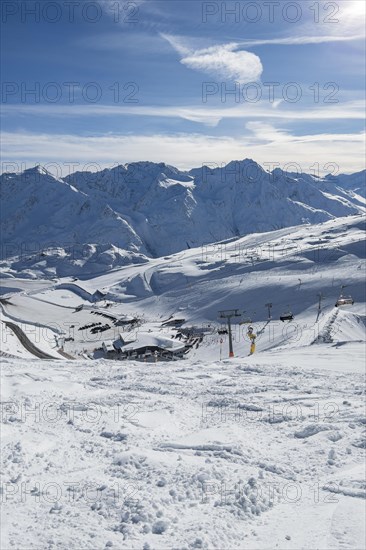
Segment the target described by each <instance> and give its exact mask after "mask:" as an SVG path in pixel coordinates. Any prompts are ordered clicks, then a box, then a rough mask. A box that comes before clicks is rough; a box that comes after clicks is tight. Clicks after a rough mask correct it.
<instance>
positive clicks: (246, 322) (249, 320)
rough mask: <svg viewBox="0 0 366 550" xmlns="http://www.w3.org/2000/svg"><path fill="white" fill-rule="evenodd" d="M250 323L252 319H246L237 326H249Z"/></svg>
mask: <svg viewBox="0 0 366 550" xmlns="http://www.w3.org/2000/svg"><path fill="white" fill-rule="evenodd" d="M251 323H253V321H252V319H251V318H250V317H246V318H245V319H243V321H240V323H239V325H250V324H251Z"/></svg>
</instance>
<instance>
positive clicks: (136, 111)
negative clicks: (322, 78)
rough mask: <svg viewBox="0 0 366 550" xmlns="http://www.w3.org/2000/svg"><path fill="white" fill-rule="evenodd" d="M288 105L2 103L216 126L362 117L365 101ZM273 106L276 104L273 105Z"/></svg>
mask: <svg viewBox="0 0 366 550" xmlns="http://www.w3.org/2000/svg"><path fill="white" fill-rule="evenodd" d="M296 106H297V109H295V108H289V104H284V102H282V103H276V104H272V103H270V102H268V101H260V102H258V103H255V104H253V103H241V104H235V105H234V106H233V107H227V106H223V107H209V106H207V105H206V104H202V105H191V106H186V107H185V106H176V105H172V106H145V105H139V104H134V105H131V106H128V105H100V104H84V105H77V104H72V105H61V104H58V105H55V104H47V105H45V104H43V105H40V104H34V105H25V104H21V105H4V106H3V107H2V115H3V116H12V117H14V116H15V115H21V116H24V115H29V116H37V117H39V116H45V117H70V118H77V117H108V116H114V117H118V116H120V117H124V116H137V117H139V116H144V117H147V116H148V117H157V118H159V117H160V118H181V119H184V120H191V121H194V122H198V123H202V124H205V125H207V126H215V125H217V124H218V123H219V122H220V121H221V120H225V119H248V118H259V119H261V118H262V119H282V120H309V121H311V120H364V116H365V102H364V101H363V100H356V101H347V102H343V103H337V104H321V103H320V104H318V106H314V107H313V108H308V107H307V108H303V109H301V108H299V104H296ZM274 107H275V108H274Z"/></svg>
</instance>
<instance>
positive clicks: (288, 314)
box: [280, 308, 294, 322]
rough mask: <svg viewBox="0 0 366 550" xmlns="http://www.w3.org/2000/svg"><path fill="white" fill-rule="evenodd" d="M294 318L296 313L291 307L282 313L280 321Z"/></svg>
mask: <svg viewBox="0 0 366 550" xmlns="http://www.w3.org/2000/svg"><path fill="white" fill-rule="evenodd" d="M293 318H294V314H293V313H292V311H291V310H290V308H289V309H288V310H287V311H285V312H284V313H282V315H280V321H282V322H285V321H292V320H293Z"/></svg>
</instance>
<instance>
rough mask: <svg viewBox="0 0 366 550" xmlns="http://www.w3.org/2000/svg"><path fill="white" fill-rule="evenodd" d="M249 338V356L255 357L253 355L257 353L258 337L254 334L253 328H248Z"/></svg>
mask: <svg viewBox="0 0 366 550" xmlns="http://www.w3.org/2000/svg"><path fill="white" fill-rule="evenodd" d="M247 336H248V338H249V339H250V353H249V355H253V353H254V352H255V339H256V338H257V335H256V334H254V332H253V327H252V326H249V327H248V332H247Z"/></svg>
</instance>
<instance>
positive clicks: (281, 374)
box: [0, 182, 366, 550]
mask: <svg viewBox="0 0 366 550" xmlns="http://www.w3.org/2000/svg"><path fill="white" fill-rule="evenodd" d="M186 184H187V185H188V186H189V185H190V184H189V182H186ZM83 192H84V191H83ZM365 257H366V251H365V219H364V217H363V216H362V215H355V216H347V217H345V218H337V219H332V220H330V221H327V222H325V223H320V224H317V225H311V226H310V225H308V224H305V225H299V226H295V227H289V228H283V229H278V230H276V231H273V232H270V233H255V234H251V235H247V236H245V237H240V238H236V237H234V238H230V239H228V240H226V241H224V242H219V243H213V244H210V245H207V246H204V247H198V248H191V249H189V250H184V251H181V252H179V253H176V254H172V255H170V256H163V257H158V258H150V259H149V258H146V259H145V262H144V263H141V264H136V265H126V266H124V267H121V268H118V269H114V270H109V271H108V270H107V271H106V272H105V273H103V274H101V275H95V276H90V275H87V274H84V275H83V276H82V277H79V278H78V280H75V278H74V277H63V278H60V279H57V280H53V281H51V280H49V279H47V280H40V279H37V280H31V279H25V278H24V277H19V278H16V277H11V276H8V277H7V278H4V279H3V280H2V283H3V285H4V288H3V293H2V298H1V319H0V327H1V333H0V335H1V338H2V350H3V351H2V357H1V359H2V369H1V386H0V387H1V395H0V399H1V405H2V406H1V409H0V410H1V413H2V414H1V419H0V420H1V435H2V453H1V472H2V482H3V486H2V514H1V520H2V528H1V548H6V549H8V548H22V549H23V548H27V550H28V549H33V550H39V549H40V548H47V549H49V550H52V549H54V548H60V550H69V549H70V550H80V548H85V549H90V550H95V549H96V548H98V549H99V548H100V549H102V548H117V549H118V550H120V549H121V550H122V549H131V550H134V549H136V550H142V549H143V550H160V549H162V550H164V549H166V550H171V549H172V548H174V549H178V548H179V549H187V550H194V549H205V550H211V549H213V548H218V549H223V550H242V549H243V548H245V549H251V550H273V549H275V548H278V549H281V550H314V548H318V549H321V550H328V549H337V550H341V549H343V550H344V549H347V550H355V549H357V550H358V549H361V548H363V544H364V540H365V522H364V517H365V511H366V509H365V503H366V498H365V497H366V495H365V478H364V474H365V472H364V460H365V446H366V443H365V416H364V397H365V386H364V380H365V378H364V377H365V341H366V338H365V321H366V311H365V304H366V297H365V284H364V280H365V267H366V262H365ZM342 285H347V286H346V288H344V289H342V292H344V293H347V294H351V295H352V297H353V299H354V300H355V304H354V305H353V306H347V307H345V308H343V309H338V308H335V307H334V305H335V301H336V299H337V297H338V296H339V293H340V292H341V287H342ZM97 290H99V291H101V292H102V293H103V294H104V298H103V297H102V295H100V296H99V301H96V299H95V292H96V291H97ZM319 293H322V302H321V310H320V312H319V311H318V303H319V302H318V300H319V297H318V294H319ZM268 302H271V303H272V309H271V313H272V319H270V320H269V319H268V312H267V308H266V303H268ZM80 306H83V307H82V308H80ZM288 307H290V308H291V310H292V312H293V313H294V315H295V317H294V320H293V321H291V322H288V323H287V322H286V323H283V322H281V321H280V320H279V316H280V314H281V313H283V311H284V310H287V308H288ZM227 308H239V310H240V312H241V313H242V318H241V319H243V320H248V319H249V318H250V319H251V322H252V324H253V326H254V330H255V332H256V333H257V351H256V354H255V355H253V356H250V357H248V351H249V340H248V338H247V336H246V331H247V324H244V325H239V324H238V322H234V324H233V337H234V351H235V357H234V358H233V359H228V358H227V357H228V339H227V336H226V335H219V334H218V332H217V330H218V328H223V327H222V324H221V322H220V320H219V319H218V311H219V310H222V309H227ZM105 315H107V316H109V317H107V318H106V317H105ZM171 316H173V317H174V318H178V317H179V318H184V319H185V320H186V321H185V323H184V325H183V326H185V327H189V326H192V325H195V326H196V328H197V329H204V332H203V334H204V336H203V341H202V342H201V343H199V345H197V344H196V345H195V346H194V347H193V348H192V349H191V351H190V352H189V353H188V354H187V355H186V356H185V358H184V359H182V360H178V361H173V362H169V361H160V360H159V361H158V362H157V363H155V361H154V360H153V361H151V362H146V363H145V362H144V361H131V360H128V361H118V360H107V359H94V360H91V359H90V357H92V355H93V354H92V352H93V350H94V349H96V348H98V347H100V345H101V343H102V341H104V340H113V339H114V338H117V337H119V334H120V332H121V331H122V333H123V334H122V335H123V337H124V340H125V341H127V342H132V345H133V343H134V342H137V343H140V344H143V343H146V342H147V341H149V342H150V343H154V344H155V343H158V344H161V343H164V344H167V345H169V346H173V343H175V345H177V346H179V344H180V340H177V339H176V338H174V337H175V336H176V334H177V332H178V331H177V330H175V329H173V328H170V327H167V326H164V325H163V322H164V321H166V320H167V319H169V318H171ZM121 317H122V318H124V319H131V318H135V317H136V318H139V320H140V324H139V325H138V326H137V327H136V328H135V329H133V330H132V329H131V328H128V329H127V330H126V331H124V329H123V327H121V326H113V323H112V322H111V321H109V323H110V325H111V326H110V328H109V329H108V330H106V331H105V332H103V333H101V334H96V335H94V334H92V333H91V331H90V329H89V328H87V327H88V326H90V324H91V323H95V322H96V321H99V322H101V323H105V322H106V320H107V319H111V318H121ZM7 320H12V322H14V323H17V324H18V325H19V326H21V327H22V328H23V329H24V331H26V333H27V336H28V337H29V338H30V339H32V342H33V343H34V344H35V345H36V346H38V348H39V349H41V350H42V351H44V352H46V353H48V354H52V355H53V356H54V357H58V360H57V361H56V360H54V361H48V360H43V361H40V360H39V359H36V358H35V357H34V356H33V358H32V355H29V354H28V352H27V351H26V350H25V349H24V347H23V348H22V346H21V343H20V342H19V340H18V339H17V338H16V337H15V335H14V333H12V332H11V331H10V332H9V331H8V329H7V328H6V325H5V322H6V321H7ZM55 335H56V337H55ZM66 337H72V340H68V341H66ZM58 338H64V339H65V342H64V345H63V348H64V351H65V352H66V353H67V354H69V356H70V357H72V358H73V360H71V359H70V360H67V359H66V358H64V357H62V356H61V355H60V354H59V351H58V350H59V348H60V342H59V341H58ZM221 340H222V341H221ZM128 345H129V344H128ZM20 525H21V526H22V528H20V527H19V526H20Z"/></svg>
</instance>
